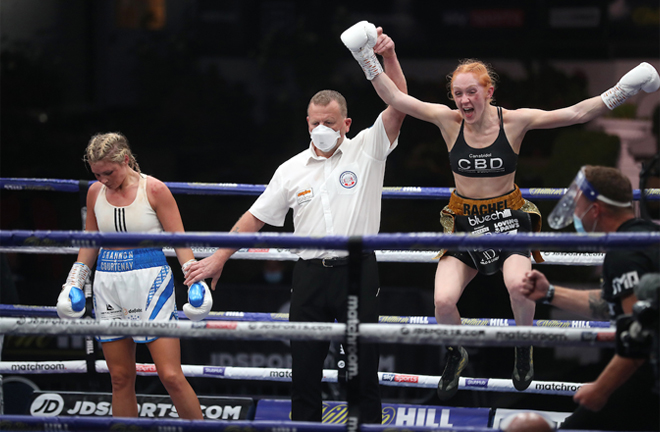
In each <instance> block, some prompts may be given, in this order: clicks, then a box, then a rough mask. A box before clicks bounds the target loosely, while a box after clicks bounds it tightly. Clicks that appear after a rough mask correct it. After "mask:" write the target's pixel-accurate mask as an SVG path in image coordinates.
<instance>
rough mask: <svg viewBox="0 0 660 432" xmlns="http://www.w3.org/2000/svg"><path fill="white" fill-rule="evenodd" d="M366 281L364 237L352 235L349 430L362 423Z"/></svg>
mask: <svg viewBox="0 0 660 432" xmlns="http://www.w3.org/2000/svg"><path fill="white" fill-rule="evenodd" d="M361 282H362V237H350V238H349V239H348V302H347V313H346V340H345V343H344V346H345V347H346V402H347V404H348V415H347V418H346V430H347V432H357V431H358V430H359V426H360V375H359V371H360V370H359V365H360V356H359V339H360V334H359V325H360V314H359V311H360V285H361Z"/></svg>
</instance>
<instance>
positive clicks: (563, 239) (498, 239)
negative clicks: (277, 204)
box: [0, 230, 660, 251]
mask: <svg viewBox="0 0 660 432" xmlns="http://www.w3.org/2000/svg"><path fill="white" fill-rule="evenodd" d="M350 239H352V237H347V236H325V237H304V236H300V235H295V234H289V233H273V232H266V233H249V234H248V233H240V234H235V233H210V232H201V233H190V232H187V233H169V232H162V233H153V234H148V233H101V232H98V231H94V232H84V231H39V230H35V231H28V230H15V231H7V230H0V246H40V247H49V246H50V247H62V246H72V247H85V248H96V247H102V246H105V247H128V246H137V247H165V246H172V247H193V246H196V247H231V248H245V247H248V248H249V247H252V248H264V247H275V248H278V247H279V248H288V249H290V248H307V249H314V248H324V249H337V250H347V249H348V243H349V240H350ZM361 240H362V242H363V249H364V250H367V251H373V250H378V249H394V250H408V249H413V250H420V249H431V250H433V249H435V250H437V249H439V248H446V249H453V250H473V249H475V248H497V249H507V248H508V249H513V250H516V249H541V248H543V249H545V250H560V249H561V250H566V248H568V249H570V250H576V251H604V250H613V249H639V248H643V247H650V246H659V245H660V232H648V233H640V232H634V233H598V234H596V233H592V234H573V233H571V234H568V233H518V234H516V235H506V234H493V235H482V236H475V235H469V234H462V233H454V234H438V233H398V234H375V235H366V236H362V238H361Z"/></svg>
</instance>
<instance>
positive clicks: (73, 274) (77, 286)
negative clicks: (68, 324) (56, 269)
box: [57, 262, 91, 318]
mask: <svg viewBox="0 0 660 432" xmlns="http://www.w3.org/2000/svg"><path fill="white" fill-rule="evenodd" d="M90 273H91V270H90V269H89V267H87V265H86V264H85V263H81V262H77V263H74V264H73V267H71V271H69V276H68V277H67V278H66V283H65V284H64V285H62V291H60V295H59V296H58V297H57V315H58V316H59V317H60V318H80V317H81V316H83V315H84V314H85V293H84V292H83V290H82V288H83V287H84V286H85V281H86V280H87V278H88V277H89V275H90Z"/></svg>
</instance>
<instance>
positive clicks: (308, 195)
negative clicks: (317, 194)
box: [296, 188, 314, 204]
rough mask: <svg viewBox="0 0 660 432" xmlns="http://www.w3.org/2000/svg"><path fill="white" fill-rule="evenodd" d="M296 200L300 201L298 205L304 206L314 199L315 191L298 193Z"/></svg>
mask: <svg viewBox="0 0 660 432" xmlns="http://www.w3.org/2000/svg"><path fill="white" fill-rule="evenodd" d="M296 198H297V199H298V204H304V203H306V202H308V201H311V200H312V198H314V190H313V189H312V188H307V189H303V190H301V191H298V193H297V194H296Z"/></svg>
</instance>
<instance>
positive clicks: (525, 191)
mask: <svg viewBox="0 0 660 432" xmlns="http://www.w3.org/2000/svg"><path fill="white" fill-rule="evenodd" d="M94 182H95V180H94V181H90V182H89V184H92V183H94ZM165 185H166V186H167V187H168V188H169V189H170V191H172V193H173V194H189V195H261V194H262V193H263V191H264V190H266V185H253V184H240V183H193V182H165ZM0 189H6V190H15V191H20V190H48V191H55V192H80V181H79V180H60V179H35V178H0ZM453 190H454V188H452V187H419V186H391V187H383V198H412V199H429V198H430V199H449V197H450V195H451V192H452V191H453ZM567 190H568V189H566V188H521V189H520V192H521V193H522V196H523V198H526V199H533V200H557V199H559V198H561V197H562V195H564V194H565V193H566V191H567ZM640 196H641V193H640V189H634V190H633V199H634V200H639V199H640ZM645 198H646V199H647V200H649V201H660V189H659V188H649V189H645Z"/></svg>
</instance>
